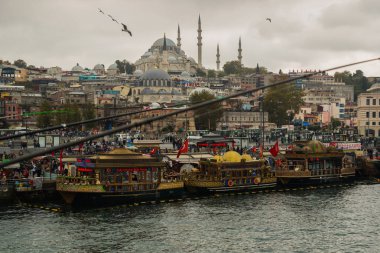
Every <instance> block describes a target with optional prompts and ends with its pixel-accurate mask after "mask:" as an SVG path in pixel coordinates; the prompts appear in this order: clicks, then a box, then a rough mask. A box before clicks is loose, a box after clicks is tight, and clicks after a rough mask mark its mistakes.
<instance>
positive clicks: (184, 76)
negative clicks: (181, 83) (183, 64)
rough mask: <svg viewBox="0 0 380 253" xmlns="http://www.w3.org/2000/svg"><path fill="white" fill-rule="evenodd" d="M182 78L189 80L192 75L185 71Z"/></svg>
mask: <svg viewBox="0 0 380 253" xmlns="http://www.w3.org/2000/svg"><path fill="white" fill-rule="evenodd" d="M181 77H183V78H189V77H190V73H189V72H187V71H183V72H182V73H181Z"/></svg>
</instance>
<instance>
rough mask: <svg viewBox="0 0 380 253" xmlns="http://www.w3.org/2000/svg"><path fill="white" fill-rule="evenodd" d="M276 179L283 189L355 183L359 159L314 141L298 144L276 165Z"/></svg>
mask: <svg viewBox="0 0 380 253" xmlns="http://www.w3.org/2000/svg"><path fill="white" fill-rule="evenodd" d="M276 164H277V166H276V177H277V178H278V180H279V182H280V183H281V184H282V185H286V186H300V185H319V184H326V183H341V182H347V181H352V180H354V179H355V169H356V163H355V157H353V156H349V155H348V154H346V153H344V152H343V151H342V150H337V149H336V148H335V147H325V145H323V144H322V143H321V142H319V141H317V140H312V141H308V142H296V143H294V144H293V148H292V149H291V150H287V151H286V153H285V155H284V156H283V158H281V159H279V160H277V162H276Z"/></svg>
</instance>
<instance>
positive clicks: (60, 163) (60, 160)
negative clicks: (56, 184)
mask: <svg viewBox="0 0 380 253" xmlns="http://www.w3.org/2000/svg"><path fill="white" fill-rule="evenodd" d="M62 156H63V149H61V152H60V153H59V172H60V173H62V171H63V162H62Z"/></svg>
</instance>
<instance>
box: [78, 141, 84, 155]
mask: <svg viewBox="0 0 380 253" xmlns="http://www.w3.org/2000/svg"><path fill="white" fill-rule="evenodd" d="M82 148H83V143H81V144H79V149H78V151H79V153H80V152H81V151H82Z"/></svg>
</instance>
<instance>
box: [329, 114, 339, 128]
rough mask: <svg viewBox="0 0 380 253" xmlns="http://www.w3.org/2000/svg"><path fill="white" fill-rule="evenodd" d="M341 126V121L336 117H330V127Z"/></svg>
mask: <svg viewBox="0 0 380 253" xmlns="http://www.w3.org/2000/svg"><path fill="white" fill-rule="evenodd" d="M340 126H341V123H340V121H339V120H338V119H336V118H333V117H331V127H332V129H336V128H338V127H340Z"/></svg>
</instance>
